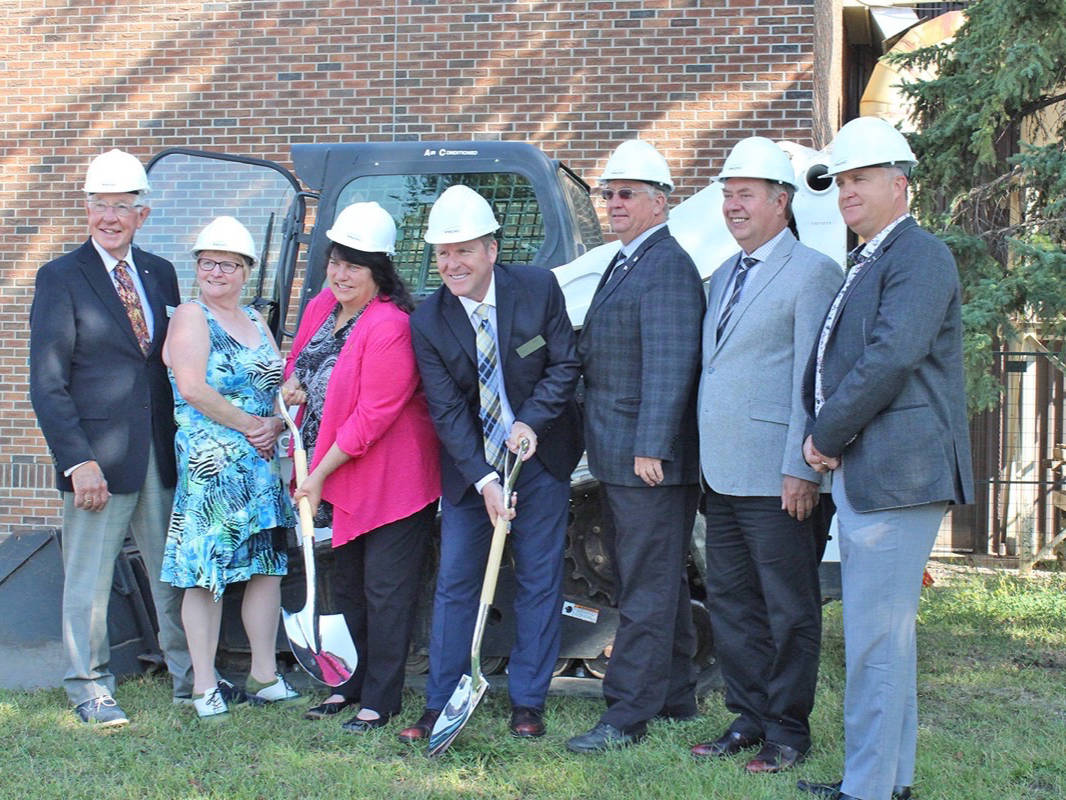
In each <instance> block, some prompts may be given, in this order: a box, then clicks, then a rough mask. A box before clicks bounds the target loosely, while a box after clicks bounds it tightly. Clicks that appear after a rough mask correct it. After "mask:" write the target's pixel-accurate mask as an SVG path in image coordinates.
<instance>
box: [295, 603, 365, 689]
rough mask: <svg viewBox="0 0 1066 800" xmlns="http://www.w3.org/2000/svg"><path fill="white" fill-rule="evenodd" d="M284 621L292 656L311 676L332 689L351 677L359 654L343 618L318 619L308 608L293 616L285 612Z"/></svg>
mask: <svg viewBox="0 0 1066 800" xmlns="http://www.w3.org/2000/svg"><path fill="white" fill-rule="evenodd" d="M281 618H282V621H283V623H284V625H285V635H286V636H287V637H288V639H289V647H290V648H291V649H292V654H293V655H294V656H296V660H297V662H299V664H300V666H301V667H303V669H304V671H305V672H307V674H308V675H310V676H311V677H312V678H314V679H315V680H316V681H319V682H320V683H324V684H326V685H327V686H333V687H336V686H340V685H341V684H342V683H345V682H346V681H347V680H348V679H349V678H351V677H352V675H353V673H354V672H355V668H356V666H358V664H359V655H358V653H357V652H356V649H355V642H353V641H352V635H351V634H350V633H349V632H348V626H347V625H346V624H345V622H344V615H342V614H329V615H327V616H324V617H319V618H318V619H317V620H316V619H315V618H314V616H313V615H312V614H309V613H307V609H304V610H301V611H297V612H296V613H293V614H290V613H289V612H288V611H286V610H285V609H282V610H281ZM316 622H317V625H316V624H315V623H316ZM316 628H317V633H318V635H317V636H316V635H315V632H316Z"/></svg>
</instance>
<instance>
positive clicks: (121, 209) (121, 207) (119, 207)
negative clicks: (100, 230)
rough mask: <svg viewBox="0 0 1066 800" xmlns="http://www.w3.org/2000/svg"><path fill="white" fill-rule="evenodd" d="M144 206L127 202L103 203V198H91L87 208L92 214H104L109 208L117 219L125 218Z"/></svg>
mask: <svg viewBox="0 0 1066 800" xmlns="http://www.w3.org/2000/svg"><path fill="white" fill-rule="evenodd" d="M143 207H144V206H142V205H140V204H135V205H132V206H131V205H130V204H129V203H105V202H104V201H103V200H93V201H92V202H91V203H89V210H90V211H92V212H93V213H94V214H106V213H107V212H108V211H109V210H110V211H114V212H115V216H116V217H118V218H119V219H125V218H126V217H128V216H129V215H130V214H135V213H137V211H138V209H141V208H143Z"/></svg>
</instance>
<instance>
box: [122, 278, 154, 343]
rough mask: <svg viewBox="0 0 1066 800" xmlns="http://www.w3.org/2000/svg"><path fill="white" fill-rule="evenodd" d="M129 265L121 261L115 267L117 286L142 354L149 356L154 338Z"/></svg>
mask: <svg viewBox="0 0 1066 800" xmlns="http://www.w3.org/2000/svg"><path fill="white" fill-rule="evenodd" d="M128 266H129V265H128V264H126V262H125V261H119V262H118V263H117V264H116V265H115V270H114V275H115V283H116V284H117V289H118V297H119V300H121V301H122V305H123V306H125V307H126V316H127V317H129V318H130V325H131V326H133V335H134V336H136V337H137V342H138V344H140V346H141V352H142V353H144V354H145V355H148V351H149V350H150V349H151V347H152V337H151V336H149V335H148V323H147V322H145V321H144V309H143V308H141V298H140V297H138V296H137V289H136V288H134V286H133V279H132V278H131V277H130V273H129V269H128Z"/></svg>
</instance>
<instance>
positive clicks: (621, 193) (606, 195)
mask: <svg viewBox="0 0 1066 800" xmlns="http://www.w3.org/2000/svg"><path fill="white" fill-rule="evenodd" d="M638 194H651V191H650V190H648V189H630V188H629V187H628V186H626V187H624V188H622V189H600V197H602V198H603V199H604V200H606V201H607V202H610V201H611V200H613V199H614V196H615V195H618V199H619V200H622V201H628V200H632V199H633V198H634V197H635V196H636V195H638Z"/></svg>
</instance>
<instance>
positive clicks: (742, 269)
mask: <svg viewBox="0 0 1066 800" xmlns="http://www.w3.org/2000/svg"><path fill="white" fill-rule="evenodd" d="M758 263H759V259H757V258H752V257H751V256H744V258H742V259H740V263H739V264H737V277H736V280H735V281H734V283H733V293H732V294H731V295H729V302H728V303H726V304H725V308H723V309H722V316H721V317H720V318H719V319H718V338H719V339H721V338H722V331H724V330H725V325H726V323H727V322H729V316H730V314H732V313H733V308H734V307H735V306H736V304H737V303H738V302H739V301H740V292H741V290H742V289H743V288H744V281H746V280H747V279H748V270H749V269H751V268H752V267H754V266H755V265H756V264H758Z"/></svg>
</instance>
